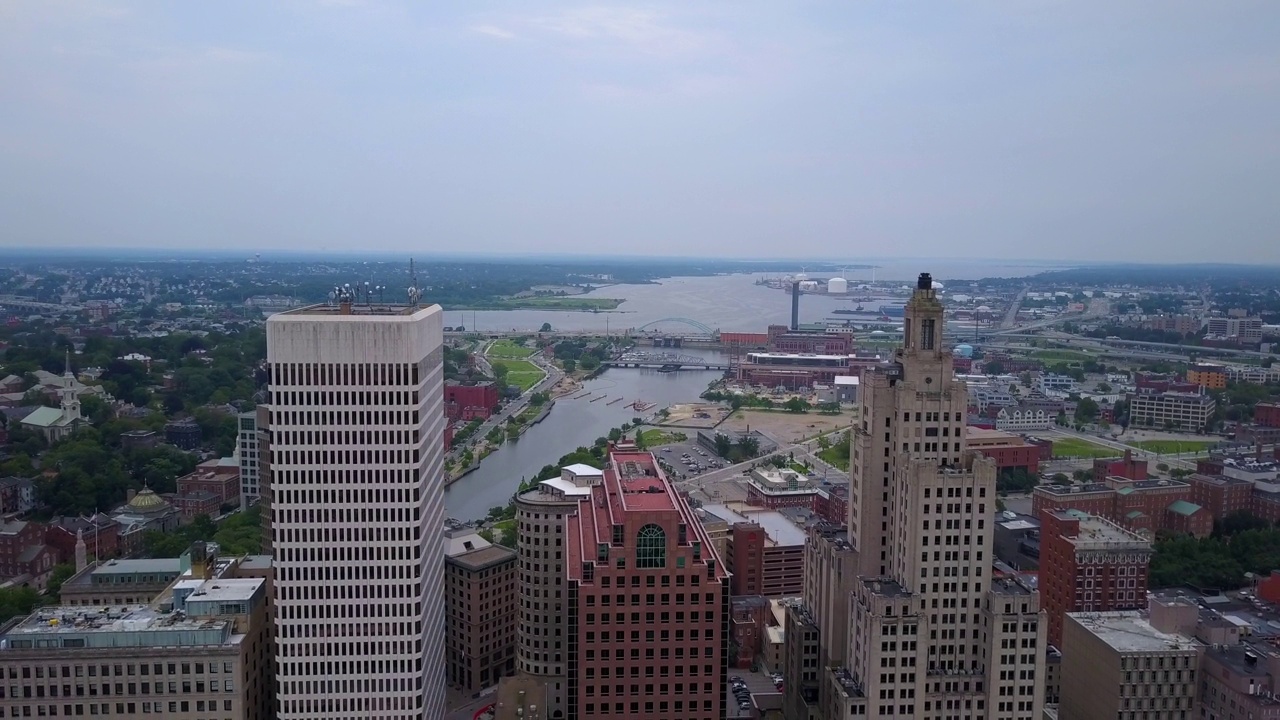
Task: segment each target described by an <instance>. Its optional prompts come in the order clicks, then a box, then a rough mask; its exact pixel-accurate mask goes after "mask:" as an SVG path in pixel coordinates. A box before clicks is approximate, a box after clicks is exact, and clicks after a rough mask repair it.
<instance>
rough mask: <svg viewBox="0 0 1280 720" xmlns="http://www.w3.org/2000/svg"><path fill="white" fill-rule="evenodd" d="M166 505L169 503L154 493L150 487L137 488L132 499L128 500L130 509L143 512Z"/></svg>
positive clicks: (159, 508)
mask: <svg viewBox="0 0 1280 720" xmlns="http://www.w3.org/2000/svg"><path fill="white" fill-rule="evenodd" d="M167 507H169V503H167V502H165V501H164V498H162V497H160V496H159V495H157V494H155V493H154V492H153V491H152V490H151V488H145V487H144V488H142V489H141V490H139V491H138V494H137V495H134V496H133V499H132V500H130V501H129V509H130V510H136V511H138V512H144V513H145V512H155V511H156V510H162V509H164V508H167Z"/></svg>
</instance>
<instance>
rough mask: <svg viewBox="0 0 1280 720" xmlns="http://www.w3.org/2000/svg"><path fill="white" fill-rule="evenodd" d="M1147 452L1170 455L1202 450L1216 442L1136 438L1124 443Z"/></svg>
mask: <svg viewBox="0 0 1280 720" xmlns="http://www.w3.org/2000/svg"><path fill="white" fill-rule="evenodd" d="M1126 444H1128V445H1132V446H1134V447H1136V448H1142V449H1143V450H1146V451H1147V452H1153V453H1160V454H1161V455H1170V454H1173V453H1189V452H1196V453H1198V452H1204V451H1205V450H1208V449H1209V448H1211V447H1213V446H1214V445H1216V444H1217V443H1216V442H1215V441H1213V440H1138V441H1136V442H1131V443H1126Z"/></svg>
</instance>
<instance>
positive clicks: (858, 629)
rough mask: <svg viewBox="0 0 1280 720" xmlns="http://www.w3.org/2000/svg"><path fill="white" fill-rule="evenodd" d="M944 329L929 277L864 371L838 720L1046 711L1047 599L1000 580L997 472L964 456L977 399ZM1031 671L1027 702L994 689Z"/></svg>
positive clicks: (1024, 686) (1025, 678)
mask: <svg viewBox="0 0 1280 720" xmlns="http://www.w3.org/2000/svg"><path fill="white" fill-rule="evenodd" d="M943 324H944V314H943V307H942V303H941V302H940V301H939V300H938V297H937V293H936V291H935V290H934V287H933V280H932V278H931V277H930V276H929V275H928V274H927V273H926V274H922V275H921V276H920V278H919V281H918V282H917V285H916V289H915V291H914V293H913V295H912V297H911V299H910V300H909V301H908V303H907V307H906V312H905V322H904V326H903V343H902V347H900V348H899V349H898V350H897V351H896V352H895V354H894V358H893V362H892V363H890V364H889V365H887V366H881V367H877V368H873V369H869V370H867V371H866V372H864V374H863V378H862V398H863V407H862V416H861V418H860V420H859V422H858V423H857V426H856V427H855V429H854V437H853V442H852V443H851V446H852V447H851V458H850V461H851V462H850V466H851V470H852V479H851V487H850V503H849V518H848V525H849V528H848V531H849V539H850V542H851V543H852V544H853V546H854V549H855V551H856V554H857V564H858V568H859V569H858V572H859V575H860V577H859V579H858V581H857V582H855V583H854V592H853V595H852V598H851V602H850V616H851V622H850V632H849V654H848V657H849V662H850V668H848V671H849V672H848V674H847V675H845V676H843V678H844V680H843V681H841V682H839V686H840V687H839V688H836V691H835V692H834V695H835V696H837V697H840V698H841V704H842V706H843V707H844V710H843V711H841V712H837V713H834V716H835V717H840V716H842V715H844V714H845V713H847V712H850V708H852V707H856V706H858V705H861V706H862V711H863V712H864V713H865V714H866V715H868V716H872V717H884V716H887V715H894V716H906V717H912V718H929V719H931V720H952V719H964V720H974V719H977V718H1017V719H1019V720H1021V719H1022V718H1026V719H1027V720H1030V718H1033V717H1038V716H1039V713H1040V705H1041V703H1042V700H1041V696H1042V693H1041V692H1040V691H1039V689H1038V688H1039V687H1040V686H1041V685H1042V683H1041V682H1039V681H1038V680H1037V677H1039V678H1042V677H1043V659H1041V658H1043V647H1044V646H1043V643H1044V639H1043V638H1044V623H1043V622H1041V619H1040V616H1039V598H1038V596H1036V595H1035V594H1034V593H1032V592H1028V591H1027V590H1026V588H1021V587H1013V586H1010V585H1009V584H1007V583H1003V582H993V579H992V577H991V560H992V555H991V543H992V527H991V521H992V517H993V513H994V511H995V501H996V494H995V489H996V487H995V486H996V466H995V463H994V461H992V460H990V459H988V458H985V457H982V456H980V455H977V454H971V453H969V452H967V451H966V448H965V437H964V428H965V414H966V407H967V404H968V398H967V393H966V390H965V386H964V383H962V382H959V381H957V380H956V379H955V378H954V374H953V372H952V361H951V353H950V352H949V351H947V350H945V349H944V348H943V345H942V329H943ZM1010 593H1012V594H1013V596H1016V597H1012V598H1011V597H1006V596H1007V595H1009V594H1010ZM1010 633H1012V635H1010ZM1010 645H1012V647H1019V646H1020V647H1021V648H1022V650H1021V652H1016V651H1015V652H1010V651H1009V650H1008V648H1009V647H1010ZM1037 645H1038V647H1037ZM1001 649H1003V650H1004V652H1000V650H1001ZM1019 671H1020V672H1021V673H1022V674H1021V680H1022V682H1021V683H1020V684H1019V685H1020V688H1021V693H1018V694H1016V695H1015V694H1014V693H1015V692H1017V691H1018V690H1019V687H1013V686H1009V687H1008V688H1007V689H1006V687H1005V686H1004V685H1003V684H1002V683H998V682H993V681H994V680H996V678H997V674H998V677H999V678H1014V677H1015V676H1017V675H1018V672H1019ZM997 686H999V687H997ZM1028 690H1029V691H1031V694H1030V695H1025V694H1024V693H1026V692H1027V691H1028ZM1006 692H1009V693H1010V695H1012V697H1010V698H1009V700H1008V701H1006V700H1004V696H1005V693H1006ZM997 698H999V699H997ZM850 703H851V704H850ZM1006 710H1007V712H1006ZM853 712H855V713H856V711H853Z"/></svg>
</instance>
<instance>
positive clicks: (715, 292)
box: [444, 261, 1053, 520]
mask: <svg viewBox="0 0 1280 720" xmlns="http://www.w3.org/2000/svg"><path fill="white" fill-rule="evenodd" d="M878 264H879V265H880V266H881V267H880V268H878V269H877V270H876V271H875V272H876V276H875V279H876V280H887V279H901V280H903V282H904V283H911V282H912V280H913V279H914V278H915V276H916V274H918V273H919V272H922V271H925V272H931V273H933V276H934V277H935V278H936V279H938V280H939V281H942V282H947V281H951V280H954V279H955V278H982V277H1019V276H1023V275H1030V274H1033V273H1036V272H1040V271H1042V270H1047V269H1053V268H1050V267H1048V266H1045V265H1039V266H1029V265H1013V264H1006V265H994V264H991V263H985V264H980V263H966V262H965V261H920V262H918V263H914V262H913V263H905V262H898V263H878ZM815 275H816V274H815ZM759 277H762V276H760V275H718V276H712V277H675V278H665V279H663V280H661V281H660V282H659V283H657V284H652V285H614V286H609V287H604V288H600V289H599V290H596V291H594V292H592V293H591V294H590V295H588V296H587V297H608V298H621V299H623V300H625V302H623V303H622V305H620V306H619V308H618V310H616V311H613V312H601V313H584V312H554V311H545V310H489V311H477V312H474V313H473V312H463V311H445V320H444V322H445V325H451V326H456V325H465V326H466V327H468V328H470V329H478V330H480V331H481V332H483V331H485V330H489V331H503V330H522V331H523V330H536V329H538V328H539V327H541V326H542V324H543V323H551V326H552V328H554V329H557V330H591V331H598V332H601V333H604V332H606V331H610V332H621V331H623V330H626V329H628V328H638V327H640V326H642V325H645V324H648V323H657V324H656V325H655V326H654V328H655V329H659V330H668V331H672V332H684V333H690V334H698V333H699V331H698V330H696V329H694V328H693V327H691V326H688V325H685V324H682V323H678V322H671V321H665V322H658V321H663V320H664V319H666V318H688V319H691V320H695V321H698V322H699V323H702V324H704V325H706V326H707V327H710V328H712V329H718V330H724V331H735V332H764V331H765V329H766V327H767V326H769V325H771V324H776V325H785V324H787V323H788V322H790V319H791V299H790V297H789V296H788V294H787V293H785V292H784V291H782V290H776V289H771V288H768V287H765V286H763V285H756V284H755V280H756V279H757V278H759ZM846 277H848V278H849V279H850V280H851V281H853V282H854V283H857V282H861V281H867V280H871V279H872V277H871V271H870V270H858V271H850V272H849V273H847V275H846ZM867 304H868V305H869V306H870V305H873V303H867ZM852 305H853V304H852V303H850V301H849V300H846V299H842V298H836V297H826V296H823V295H804V296H802V297H801V299H800V321H801V322H818V321H821V320H824V319H827V318H829V317H831V311H832V310H834V309H836V308H839V307H845V308H848V307H851V306H852ZM836 317H838V316H836ZM682 352H683V353H684V354H687V355H697V356H701V357H705V358H707V359H708V360H719V359H722V358H723V357H724V356H723V355H722V354H720V353H717V352H714V351H709V350H694V349H689V350H684V351H682ZM719 376H720V373H719V372H716V371H680V372H676V373H660V372H657V371H656V370H637V369H626V368H615V369H610V370H608V371H606V372H605V373H604V374H603V375H601V376H600V377H599V378H597V379H595V380H592V381H589V382H588V383H587V384H586V386H585V387H584V389H583V391H582V392H586V391H588V390H589V391H593V392H594V393H596V394H599V393H604V394H606V395H607V397H606V398H605V399H603V400H600V401H598V402H591V401H590V398H583V399H581V400H574V399H572V397H571V396H570V397H563V398H561V399H559V400H557V401H556V407H555V409H554V410H552V411H551V413H550V414H549V415H548V416H547V418H546V419H545V420H543V421H542V422H541V423H539V424H538V425H535V426H534V427H532V428H530V430H529V431H528V432H526V433H525V434H524V436H523V437H521V438H520V440H518V441H516V442H515V443H507V444H505V445H503V446H502V447H501V448H500V449H498V450H497V451H496V452H494V453H493V454H492V455H490V456H489V457H487V458H485V459H484V461H483V462H481V463H480V467H479V469H477V470H476V471H475V472H473V473H471V474H470V475H467V476H466V477H463V478H462V479H460V480H458V482H456V483H454V484H453V485H452V486H451V487H450V488H449V489H448V492H447V495H446V498H445V507H446V510H447V513H448V515H449V516H450V517H454V518H457V519H459V520H474V519H478V518H481V517H484V516H485V514H486V513H487V512H488V510H489V508H491V507H494V506H495V505H506V503H507V501H508V500H510V499H511V495H512V493H513V492H515V490H516V488H517V487H518V486H519V485H520V481H521V479H522V478H525V477H530V476H533V475H536V474H537V472H538V471H539V470H540V469H542V466H544V465H549V464H554V463H555V462H556V461H558V460H559V459H560V457H561V456H563V455H565V454H566V453H569V452H570V451H572V450H573V449H574V448H577V447H578V446H580V445H588V446H589V445H591V443H592V442H594V441H595V439H596V438H598V437H600V436H601V435H604V434H605V433H607V432H608V431H609V428H612V427H617V426H619V425H621V424H622V423H624V422H628V421H630V420H631V418H633V417H636V416H637V415H640V414H641V413H637V412H635V411H634V410H632V409H630V408H628V407H626V405H627V404H628V403H632V402H635V401H636V400H637V399H642V400H645V401H647V402H652V403H656V404H657V407H659V408H661V407H664V406H666V405H670V404H673V403H682V402H692V401H695V400H697V398H698V395H699V394H701V393H702V391H703V390H704V389H706V387H707V384H708V383H709V382H711V381H712V380H715V379H716V378H718V377H719ZM580 394H582V393H581V392H579V393H575V395H580ZM617 397H621V398H623V400H622V401H621V402H618V403H614V404H613V405H609V404H608V403H609V401H610V400H613V399H614V398H617ZM651 412H652V411H651Z"/></svg>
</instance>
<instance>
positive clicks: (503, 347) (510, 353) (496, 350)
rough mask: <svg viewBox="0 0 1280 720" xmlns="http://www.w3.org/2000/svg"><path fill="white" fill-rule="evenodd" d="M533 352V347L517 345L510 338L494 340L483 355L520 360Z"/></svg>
mask: <svg viewBox="0 0 1280 720" xmlns="http://www.w3.org/2000/svg"><path fill="white" fill-rule="evenodd" d="M533 353H534V350H533V348H527V347H525V346H523V345H517V344H515V343H513V342H511V341H510V340H495V341H494V342H493V344H492V345H490V346H489V349H488V351H486V352H485V355H487V356H489V357H493V358H509V359H514V360H522V359H524V358H527V357H529V356H530V355H532V354H533Z"/></svg>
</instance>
